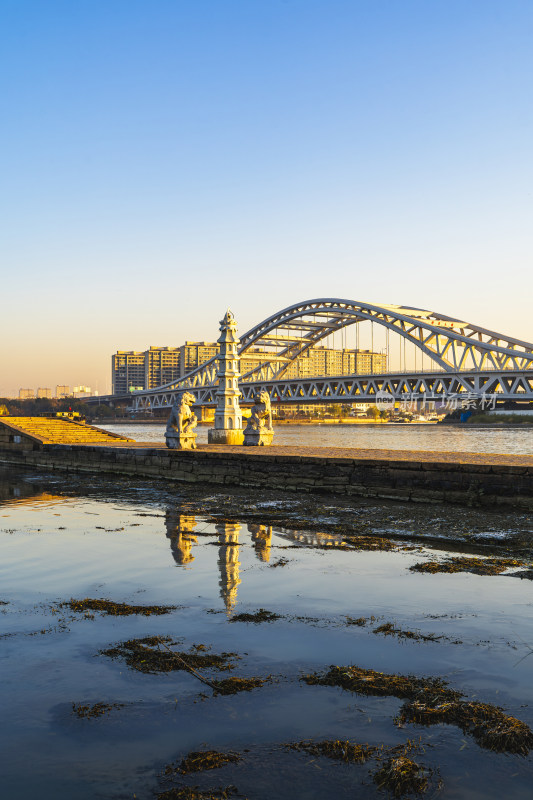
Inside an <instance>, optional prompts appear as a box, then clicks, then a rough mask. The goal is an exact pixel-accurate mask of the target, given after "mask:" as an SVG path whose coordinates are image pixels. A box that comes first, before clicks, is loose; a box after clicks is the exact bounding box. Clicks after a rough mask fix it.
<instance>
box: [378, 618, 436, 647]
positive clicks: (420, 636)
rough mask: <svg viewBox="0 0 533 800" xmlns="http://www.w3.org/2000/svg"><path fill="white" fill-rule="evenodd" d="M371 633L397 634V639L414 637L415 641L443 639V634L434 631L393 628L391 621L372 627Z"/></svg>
mask: <svg viewBox="0 0 533 800" xmlns="http://www.w3.org/2000/svg"><path fill="white" fill-rule="evenodd" d="M372 633H381V634H383V635H384V636H397V637H398V639H414V640H415V641H417V642H438V641H439V640H440V639H444V638H445V637H444V636H437V635H436V634H434V633H420V631H404V630H402V629H401V628H395V627H394V625H393V624H392V622H386V623H385V624H384V625H380V626H379V628H374V630H373V631H372Z"/></svg>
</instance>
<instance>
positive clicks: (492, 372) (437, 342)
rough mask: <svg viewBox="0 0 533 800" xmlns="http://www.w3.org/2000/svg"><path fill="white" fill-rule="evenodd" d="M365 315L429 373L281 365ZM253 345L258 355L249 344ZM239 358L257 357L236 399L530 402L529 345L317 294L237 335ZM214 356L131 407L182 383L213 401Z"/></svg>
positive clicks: (423, 313) (532, 352)
mask: <svg viewBox="0 0 533 800" xmlns="http://www.w3.org/2000/svg"><path fill="white" fill-rule="evenodd" d="M365 321H370V322H372V323H376V324H377V325H380V326H382V327H383V328H385V329H386V331H387V337H388V335H389V332H393V333H395V334H398V335H399V336H400V337H401V338H402V339H403V340H404V342H410V343H411V344H414V345H415V346H416V347H417V348H418V350H419V351H421V352H422V353H423V354H424V355H426V356H427V357H429V359H430V360H431V361H432V362H433V370H432V371H429V372H416V371H413V372H388V373H383V374H380V375H376V374H371V375H351V376H347V375H341V376H333V377H330V376H328V377H318V378H315V377H313V378H310V377H306V378H289V377H287V371H288V370H289V368H290V366H291V365H293V364H294V363H295V362H297V361H298V359H299V358H300V357H301V356H303V355H304V354H305V353H306V351H308V350H309V348H311V347H314V346H316V345H318V344H319V343H320V342H321V341H322V340H323V339H325V338H326V337H327V336H330V335H331V334H333V333H335V332H337V331H341V330H343V329H344V328H346V327H348V326H349V325H353V324H355V323H360V322H365ZM259 348H260V349H261V351H262V353H261V354H259V353H258V352H257V349H259ZM239 354H240V356H241V357H242V356H246V355H248V357H249V358H251V359H255V360H260V361H261V363H260V365H259V366H257V367H255V368H254V369H252V370H250V371H248V372H247V373H245V374H243V375H242V376H241V379H240V383H239V386H240V390H241V392H242V395H243V396H242V402H243V403H249V402H252V398H253V396H254V394H255V392H256V391H257V390H258V389H264V390H266V391H267V392H268V393H269V394H270V396H271V398H272V399H273V400H276V401H280V402H283V403H313V402H328V401H329V402H357V401H360V402H364V401H367V402H368V401H369V400H373V399H375V398H376V394H377V393H378V392H383V391H385V392H389V393H390V394H392V395H393V397H394V398H395V399H398V400H400V399H402V397H405V395H406V394H414V393H417V394H420V395H422V396H424V397H425V399H426V400H438V399H442V398H444V397H446V396H449V395H450V394H459V395H468V394H474V395H477V396H480V395H483V394H496V395H497V396H498V399H501V400H508V399H513V400H517V399H518V400H533V343H531V342H523V341H521V340H519V339H514V338H512V337H509V336H506V335H504V334H501V333H496V332H495V331H490V330H487V329H486V328H481V327H479V326H477V325H474V324H472V323H470V322H465V321H463V320H459V319H455V318H454V317H448V316H446V315H444V314H439V313H437V312H434V311H427V310H424V309H420V308H409V307H407V306H395V305H381V306H380V305H373V304H369V303H361V302H358V301H354V300H343V299H337V298H318V299H314V300H306V301H304V302H302V303H297V304H295V305H292V306H289V307H288V308H284V309H282V310H281V311H278V312H277V313H276V314H273V315H272V316H271V317H268V318H267V319H265V320H263V321H262V322H260V323H259V325H256V326H255V327H254V328H251V329H250V330H249V331H248V332H247V333H245V334H244V335H243V336H242V337H241V345H240V348H239ZM217 385H218V380H217V359H216V357H214V358H212V359H210V360H209V361H207V362H206V363H205V364H202V365H201V366H200V367H198V368H197V369H195V370H193V371H192V372H189V373H188V374H187V375H184V376H183V377H182V378H180V379H179V380H177V381H174V382H172V383H168V384H166V385H165V386H159V387H158V388H156V389H151V390H145V391H142V392H135V393H134V394H133V395H132V410H134V411H142V410H147V409H150V408H152V409H153V408H164V407H167V406H171V405H172V404H173V403H174V401H175V399H176V395H177V394H178V393H179V392H180V391H183V390H184V389H186V390H187V391H189V392H191V393H192V394H194V395H195V397H196V398H197V402H198V403H199V404H200V405H214V404H216V398H215V391H216V388H217Z"/></svg>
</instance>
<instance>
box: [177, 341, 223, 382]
mask: <svg viewBox="0 0 533 800" xmlns="http://www.w3.org/2000/svg"><path fill="white" fill-rule="evenodd" d="M179 351H180V376H183V375H186V374H187V373H188V372H191V370H193V369H196V368H197V367H199V366H201V365H202V364H205V362H206V361H209V359H210V358H213V356H216V354H217V353H218V345H217V343H216V342H185V344H182V346H181V347H180V348H179Z"/></svg>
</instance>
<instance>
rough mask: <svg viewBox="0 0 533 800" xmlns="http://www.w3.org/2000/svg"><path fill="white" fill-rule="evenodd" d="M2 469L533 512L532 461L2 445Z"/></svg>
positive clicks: (278, 449)
mask: <svg viewBox="0 0 533 800" xmlns="http://www.w3.org/2000/svg"><path fill="white" fill-rule="evenodd" d="M0 463H10V464H16V465H19V466H28V467H40V468H43V469H52V470H56V469H57V470H65V471H72V472H89V473H109V474H114V475H118V476H131V477H144V478H155V479H163V480H168V481H176V482H178V483H179V482H182V483H204V484H213V485H216V486H219V487H220V486H226V487H228V490H230V487H231V486H239V487H247V486H249V487H254V488H261V489H269V490H270V489H271V490H284V491H297V492H312V493H325V494H341V495H344V496H347V495H348V496H359V497H375V498H383V499H389V500H400V501H411V502H419V503H420V502H421V503H438V502H444V503H454V504H455V503H458V504H462V505H468V506H474V507H475V506H479V507H498V508H502V507H508V508H513V509H517V510H520V509H522V510H532V509H533V456H520V455H496V454H491V453H451V452H450V453H437V452H426V451H413V450H358V449H347V448H327V447H324V448H306V447H288V446H287V447H286V446H273V447H269V448H262V447H258V448H245V447H242V446H241V447H232V446H227V445H199V446H198V449H197V450H194V451H187V450H180V451H176V450H172V451H171V450H167V448H166V447H165V446H164V445H154V444H153V443H149V444H148V443H141V442H127V443H124V442H120V441H115V442H112V443H110V442H107V443H105V444H104V443H101V444H97V443H95V444H70V445H67V444H46V443H37V442H35V441H34V442H30V441H28V440H26V442H25V443H24V442H22V443H19V444H17V445H15V444H14V443H13V442H10V444H9V447H4V446H2V444H1V443H0Z"/></svg>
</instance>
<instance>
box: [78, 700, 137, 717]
mask: <svg viewBox="0 0 533 800" xmlns="http://www.w3.org/2000/svg"><path fill="white" fill-rule="evenodd" d="M123 707H124V703H94V705H92V706H82V705H81V703H72V713H73V714H75V715H76V716H77V717H80V719H95V718H96V717H103V716H104V715H105V714H109V712H110V711H111V710H112V709H113V708H123Z"/></svg>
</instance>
